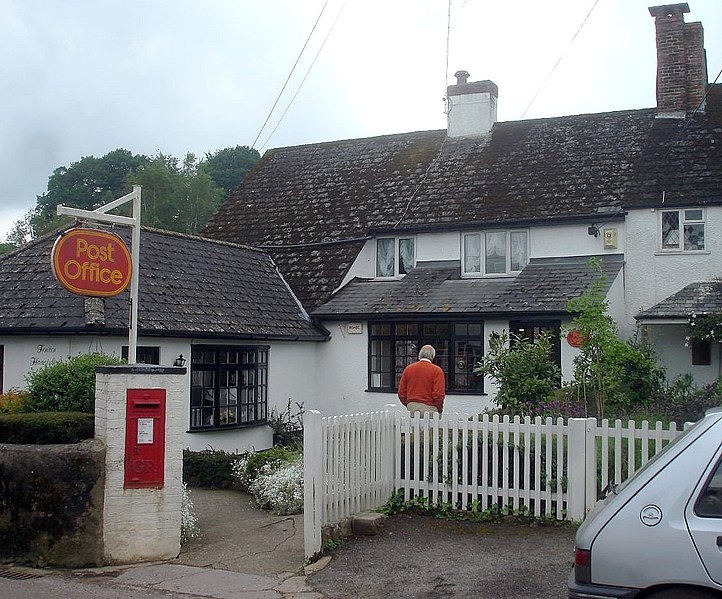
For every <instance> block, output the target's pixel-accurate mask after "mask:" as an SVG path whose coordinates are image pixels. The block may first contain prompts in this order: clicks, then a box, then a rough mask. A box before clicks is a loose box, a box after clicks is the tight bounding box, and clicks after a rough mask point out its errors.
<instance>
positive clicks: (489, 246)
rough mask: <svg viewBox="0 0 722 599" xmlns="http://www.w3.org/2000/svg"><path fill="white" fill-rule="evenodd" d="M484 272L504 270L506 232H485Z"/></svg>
mask: <svg viewBox="0 0 722 599" xmlns="http://www.w3.org/2000/svg"><path fill="white" fill-rule="evenodd" d="M486 272H487V273H489V274H492V273H502V272H506V233H504V232H497V233H487V234H486Z"/></svg>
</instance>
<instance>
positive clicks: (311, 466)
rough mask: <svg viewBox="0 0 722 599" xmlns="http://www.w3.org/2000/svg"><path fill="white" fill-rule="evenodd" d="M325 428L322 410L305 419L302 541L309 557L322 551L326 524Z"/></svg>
mask: <svg viewBox="0 0 722 599" xmlns="http://www.w3.org/2000/svg"><path fill="white" fill-rule="evenodd" d="M322 510H323V428H322V420H321V412H319V411H318V410H308V411H307V412H306V414H305V415H304V418H303V544H304V552H305V556H306V559H311V558H313V557H314V556H315V555H316V554H317V553H318V552H319V551H321V527H322V525H323V522H322V518H323V512H322Z"/></svg>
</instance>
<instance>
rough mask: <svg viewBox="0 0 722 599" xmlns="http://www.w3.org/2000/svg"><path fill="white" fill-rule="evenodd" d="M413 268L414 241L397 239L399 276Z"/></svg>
mask: <svg viewBox="0 0 722 599" xmlns="http://www.w3.org/2000/svg"><path fill="white" fill-rule="evenodd" d="M413 267H414V240H413V239H399V274H402V275H405V274H406V273H407V272H409V271H410V270H411V269H412V268H413Z"/></svg>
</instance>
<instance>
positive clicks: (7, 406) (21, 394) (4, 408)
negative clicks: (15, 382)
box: [0, 389, 30, 414]
mask: <svg viewBox="0 0 722 599" xmlns="http://www.w3.org/2000/svg"><path fill="white" fill-rule="evenodd" d="M29 401H30V393H28V392H27V391H18V390H17V389H10V390H9V391H6V392H5V393H0V414H20V413H22V412H26V411H27V406H28V402H29Z"/></svg>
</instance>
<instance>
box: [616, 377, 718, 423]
mask: <svg viewBox="0 0 722 599" xmlns="http://www.w3.org/2000/svg"><path fill="white" fill-rule="evenodd" d="M720 406H722V379H718V380H717V381H716V382H714V383H711V384H709V385H702V386H701V387H697V386H695V385H694V384H693V381H692V376H691V375H689V374H685V375H682V376H680V377H677V378H676V379H674V380H673V381H672V382H671V383H669V385H667V388H666V389H665V391H664V392H663V393H661V394H660V395H659V396H657V397H656V398H655V399H653V400H652V401H651V402H649V404H648V405H647V406H646V410H647V412H649V413H650V414H654V415H655V416H657V417H659V418H661V419H662V420H664V421H674V422H676V423H678V424H680V425H681V424H683V423H685V422H695V421H697V420H699V419H700V418H702V416H704V413H705V412H706V411H707V410H709V409H710V408H716V407H720ZM625 416H632V417H633V416H634V414H631V415H629V414H625Z"/></svg>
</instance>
